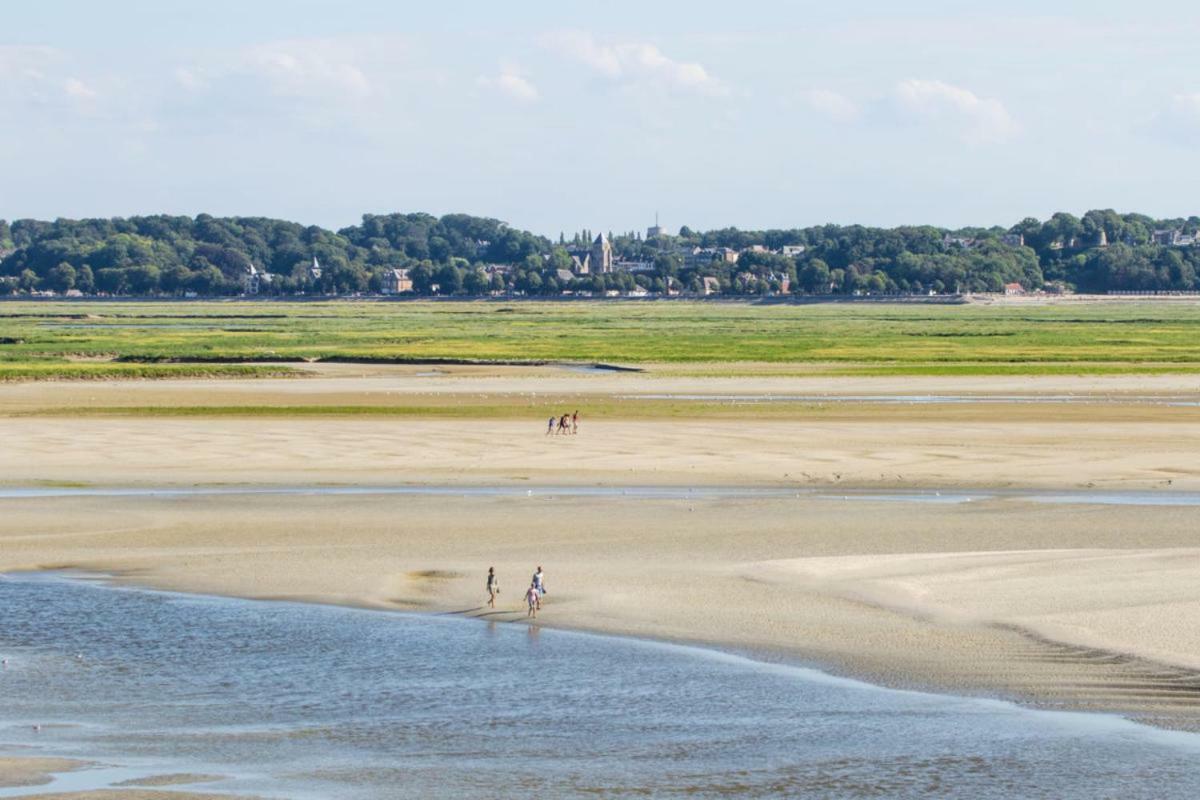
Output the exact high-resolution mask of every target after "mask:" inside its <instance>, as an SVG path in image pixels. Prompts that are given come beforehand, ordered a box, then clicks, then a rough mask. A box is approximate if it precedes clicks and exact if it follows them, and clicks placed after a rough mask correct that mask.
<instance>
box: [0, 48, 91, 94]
mask: <svg viewBox="0 0 1200 800" xmlns="http://www.w3.org/2000/svg"><path fill="white" fill-rule="evenodd" d="M67 61H68V59H67V57H66V54H64V53H63V52H62V51H60V50H56V49H54V48H51V47H28V46H20V45H16V46H14V45H0V99H2V100H4V101H5V102H8V103H30V104H32V105H35V106H40V107H44V108H54V107H68V108H69V107H72V106H79V105H80V104H83V103H89V104H90V103H91V102H92V101H94V100H96V99H97V98H98V97H99V93H98V92H97V91H96V90H95V89H94V88H92V86H90V85H89V84H87V83H85V82H84V81H82V80H80V79H79V78H77V77H74V76H72V75H70V74H68V73H66V69H67V68H68V67H67V63H66V62H67Z"/></svg>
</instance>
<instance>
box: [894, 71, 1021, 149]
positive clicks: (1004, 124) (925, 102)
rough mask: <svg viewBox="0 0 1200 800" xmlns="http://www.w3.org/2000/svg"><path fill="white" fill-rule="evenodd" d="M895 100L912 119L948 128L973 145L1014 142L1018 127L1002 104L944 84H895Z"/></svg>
mask: <svg viewBox="0 0 1200 800" xmlns="http://www.w3.org/2000/svg"><path fill="white" fill-rule="evenodd" d="M893 99H894V101H895V104H896V107H897V108H898V109H899V110H900V112H901V113H902V114H904V115H906V116H908V117H910V118H913V119H921V120H925V121H928V122H933V123H940V124H945V125H947V126H949V127H950V128H952V129H954V131H955V132H956V133H957V134H958V135H960V136H962V137H963V138H964V139H966V140H967V141H970V142H977V143H985V142H986V143H995V142H1004V141H1007V140H1009V139H1011V138H1013V137H1014V136H1015V135H1016V134H1017V133H1018V131H1019V126H1018V125H1017V123H1016V121H1015V120H1013V118H1012V116H1011V115H1010V114H1009V113H1008V109H1006V108H1005V107H1004V104H1003V103H1001V102H1000V101H999V100H996V99H993V98H981V97H979V96H978V95H976V94H975V93H974V92H972V91H970V90H968V89H963V88H961V87H958V86H952V85H951V84H948V83H945V82H943V81H933V80H917V79H910V80H905V81H901V82H900V83H898V84H896V88H895V90H894V92H893Z"/></svg>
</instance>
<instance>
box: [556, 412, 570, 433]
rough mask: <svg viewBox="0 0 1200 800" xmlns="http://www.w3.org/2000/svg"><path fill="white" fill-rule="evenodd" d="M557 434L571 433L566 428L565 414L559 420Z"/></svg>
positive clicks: (568, 428)
mask: <svg viewBox="0 0 1200 800" xmlns="http://www.w3.org/2000/svg"><path fill="white" fill-rule="evenodd" d="M558 432H559V433H563V434H566V433H570V432H571V429H570V427H568V425H567V415H566V414H563V415H562V419H560V420H559V421H558Z"/></svg>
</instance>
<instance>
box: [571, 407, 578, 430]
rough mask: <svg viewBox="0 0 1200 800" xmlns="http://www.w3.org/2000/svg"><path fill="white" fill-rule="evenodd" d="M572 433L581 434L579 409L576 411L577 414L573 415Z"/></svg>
mask: <svg viewBox="0 0 1200 800" xmlns="http://www.w3.org/2000/svg"><path fill="white" fill-rule="evenodd" d="M571 433H572V434H576V433H579V409H575V413H574V414H572V415H571Z"/></svg>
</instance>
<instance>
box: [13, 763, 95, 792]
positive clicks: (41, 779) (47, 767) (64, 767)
mask: <svg viewBox="0 0 1200 800" xmlns="http://www.w3.org/2000/svg"><path fill="white" fill-rule="evenodd" d="M85 766H87V763H86V762H84V761H75V760H73V759H70V758H45V757H42V756H20V757H17V756H8V757H5V756H0V788H10V787H16V786H41V785H43V784H47V783H50V781H51V780H53V776H54V774H55V773H56V772H70V771H72V770H76V769H80V768H82V767H85Z"/></svg>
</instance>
